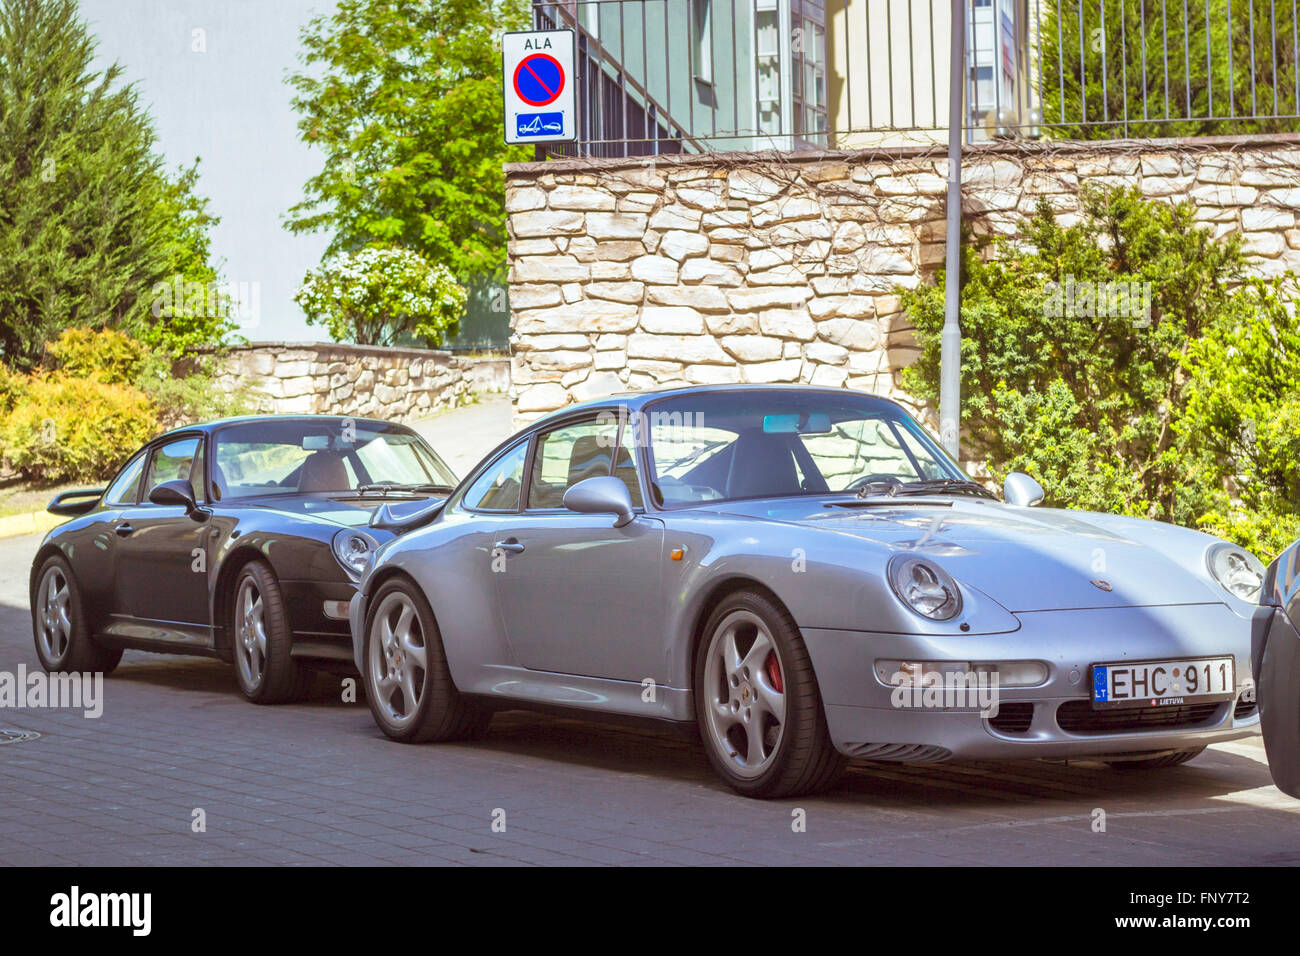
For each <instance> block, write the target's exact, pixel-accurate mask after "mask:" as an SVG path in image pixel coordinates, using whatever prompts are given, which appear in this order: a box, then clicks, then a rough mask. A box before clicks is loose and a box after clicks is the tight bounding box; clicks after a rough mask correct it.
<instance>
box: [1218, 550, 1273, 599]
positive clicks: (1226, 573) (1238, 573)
mask: <svg viewBox="0 0 1300 956" xmlns="http://www.w3.org/2000/svg"><path fill="white" fill-rule="evenodd" d="M1205 563H1206V564H1207V565H1209V568H1210V574H1211V575H1212V576H1213V577H1214V580H1216V581H1218V582H1219V584H1220V585H1222V586H1223V588H1224V589H1225V590H1227V591H1231V592H1232V593H1233V594H1235V595H1236V596H1237V597H1239V598H1241V599H1242V600H1243V601H1249V602H1251V603H1252V604H1254V603H1255V602H1257V601H1258V600H1259V592H1260V588H1261V586H1262V585H1263V584H1264V565H1263V563H1261V562H1260V560H1259V558H1257V557H1255V556H1254V555H1253V554H1251V553H1250V552H1249V551H1247V550H1245V549H1244V548H1239V547H1237V546H1236V545H1235V544H1228V543H1227V542H1226V541H1225V542H1223V543H1221V544H1216V545H1214V547H1212V548H1210V550H1209V551H1207V552H1206V554H1205Z"/></svg>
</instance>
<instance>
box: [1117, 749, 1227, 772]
mask: <svg viewBox="0 0 1300 956" xmlns="http://www.w3.org/2000/svg"><path fill="white" fill-rule="evenodd" d="M1204 752H1205V748H1204V747H1196V748H1194V749H1192V750H1175V751H1174V752H1173V753H1168V754H1161V755H1160V756H1159V757H1144V758H1140V759H1138V760H1107V761H1106V763H1107V764H1108V765H1109V766H1110V767H1111V768H1112V769H1114V770H1160V769H1162V768H1164V767H1177V766H1178V765H1179V764H1184V763H1187V761H1189V760H1194V759H1196V758H1197V757H1199V756H1200V755H1201V754H1203V753H1204Z"/></svg>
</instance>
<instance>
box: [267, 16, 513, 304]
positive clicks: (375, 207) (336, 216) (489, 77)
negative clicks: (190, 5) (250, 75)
mask: <svg viewBox="0 0 1300 956" xmlns="http://www.w3.org/2000/svg"><path fill="white" fill-rule="evenodd" d="M529 20H530V17H529V6H528V4H527V3H526V2H525V0H339V3H338V7H337V9H336V10H335V12H334V13H333V14H332V15H330V16H328V17H327V16H318V17H316V18H315V19H313V20H312V21H311V22H310V23H308V24H307V26H306V27H305V28H304V29H303V31H302V45H303V49H304V51H305V52H304V53H303V55H302V57H301V60H302V64H303V67H304V69H303V71H302V72H301V73H299V74H297V75H295V76H293V77H292V78H291V79H290V83H291V85H292V86H293V88H294V90H295V91H296V92H297V95H296V96H295V98H294V100H293V103H294V107H295V108H296V109H297V110H298V112H299V113H300V114H301V119H300V120H299V122H298V128H299V130H300V133H301V136H302V139H303V140H304V141H305V142H307V143H309V144H311V145H313V146H317V147H319V148H320V149H321V150H323V151H324V153H325V166H324V169H323V170H322V171H321V172H320V173H319V174H318V175H316V176H314V177H312V179H311V180H309V181H308V183H307V185H306V195H307V198H306V199H305V200H304V201H303V202H301V203H299V204H298V205H296V206H294V207H293V209H292V210H290V213H289V218H288V228H289V229H290V230H292V231H293V232H311V231H317V230H328V231H330V232H332V233H333V239H332V240H331V242H330V245H329V248H328V250H327V252H326V255H327V256H336V255H339V254H340V253H346V252H352V251H354V250H356V249H359V248H362V247H365V246H369V245H373V244H380V245H400V246H403V247H405V248H408V249H413V250H415V251H417V252H419V253H420V254H421V255H423V256H424V257H425V258H426V259H429V260H430V261H432V262H440V263H445V264H446V265H448V266H450V267H451V270H452V271H453V272H454V273H455V275H456V276H457V277H458V278H459V279H460V280H461V281H462V282H464V283H468V282H470V281H471V280H472V278H473V277H474V276H477V275H492V276H498V277H499V276H500V275H501V274H502V273H503V272H504V267H505V252H506V250H505V177H504V175H503V173H502V168H501V167H502V163H503V162H510V161H517V160H521V159H524V158H527V157H528V155H529V154H528V151H527V149H526V148H522V147H517V146H516V147H507V146H506V145H504V134H503V129H502V117H501V99H500V96H501V90H500V86H501V79H500V73H501V59H500V46H499V41H498V37H499V33H500V31H502V30H511V29H525V28H527V26H528V24H529Z"/></svg>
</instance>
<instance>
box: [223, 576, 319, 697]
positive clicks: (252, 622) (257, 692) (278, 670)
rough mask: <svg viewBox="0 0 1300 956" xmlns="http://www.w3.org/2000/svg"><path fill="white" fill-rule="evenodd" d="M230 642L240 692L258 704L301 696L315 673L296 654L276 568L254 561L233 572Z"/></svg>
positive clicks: (304, 693) (305, 691)
mask: <svg viewBox="0 0 1300 956" xmlns="http://www.w3.org/2000/svg"><path fill="white" fill-rule="evenodd" d="M231 593H232V595H233V596H232V598H231V602H230V618H229V622H230V623H229V627H230V632H229V633H230V642H231V651H232V654H233V656H234V665H235V680H236V683H238V685H239V692H240V693H241V694H243V695H244V697H246V698H247V699H248V700H250V701H252V702H253V703H254V704H284V703H288V702H289V701H294V700H300V699H301V698H302V697H304V696H305V695H306V693H307V690H308V688H309V687H310V685H311V678H312V674H311V672H310V671H308V670H307V669H306V668H305V667H303V666H302V665H301V664H300V663H298V662H297V661H295V660H294V659H293V656H292V651H293V630H292V628H291V627H290V626H289V611H288V608H287V607H286V606H285V603H284V596H283V595H282V594H281V593H280V582H279V581H277V580H276V577H275V572H274V571H272V570H271V567H270V565H268V564H266V563H265V562H263V561H250V562H248V563H247V564H245V565H244V566H243V567H242V568H240V569H239V573H238V574H237V575H235V585H234V588H233V589H232V592H231Z"/></svg>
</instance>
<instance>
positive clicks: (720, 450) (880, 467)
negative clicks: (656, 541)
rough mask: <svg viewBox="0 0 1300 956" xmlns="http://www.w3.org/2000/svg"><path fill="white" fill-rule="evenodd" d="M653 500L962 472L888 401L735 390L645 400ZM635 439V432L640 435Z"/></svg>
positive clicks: (909, 482)
mask: <svg viewBox="0 0 1300 956" xmlns="http://www.w3.org/2000/svg"><path fill="white" fill-rule="evenodd" d="M641 418H642V420H641V421H640V422H638V425H639V426H640V429H641V434H642V435H647V434H648V436H649V444H650V461H651V475H652V478H653V482H654V493H655V496H656V498H658V500H659V503H660V504H662V505H666V506H668V507H671V506H672V505H674V504H693V503H696V502H702V501H729V500H734V499H738V498H768V497H778V496H788V495H825V494H858V493H860V492H861V493H863V494H868V493H884V494H887V493H890V492H891V491H898V490H908V489H909V486H915V487H917V488H918V490H919V488H922V487H924V486H923V485H921V483H929V482H955V483H962V484H965V483H968V482H969V478H967V476H966V475H965V474H964V473H963V472H962V471H961V469H960V468H958V466H957V465H956V464H955V463H954V462H953V461H952V459H951V458H949V457H948V455H947V454H946V453H945V452H944V451H943V450H942V449H941V448H940V447H939V446H938V445H937V444H936V443H935V442H934V441H933V440H932V439H931V438H930V436H929V435H927V434H926V432H925V430H924V429H922V428H921V426H920V425H919V424H917V422H916V421H915V419H913V418H912V417H911V416H910V415H908V414H907V413H906V412H904V411H903V410H902V409H900V408H898V407H897V406H896V405H894V404H892V403H890V402H886V401H883V400H881V399H878V398H874V397H872V396H870V395H861V394H855V393H853V392H829V391H826V392H822V391H806V392H801V391H793V390H792V391H786V390H776V389H773V390H763V389H753V390H748V389H746V390H735V391H724V392H704V393H698V394H691V395H682V396H674V397H672V398H666V399H662V400H660V401H656V402H652V403H650V404H649V405H647V406H646V408H645V410H644V412H643V413H642V416H641ZM643 440H644V439H643Z"/></svg>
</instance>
